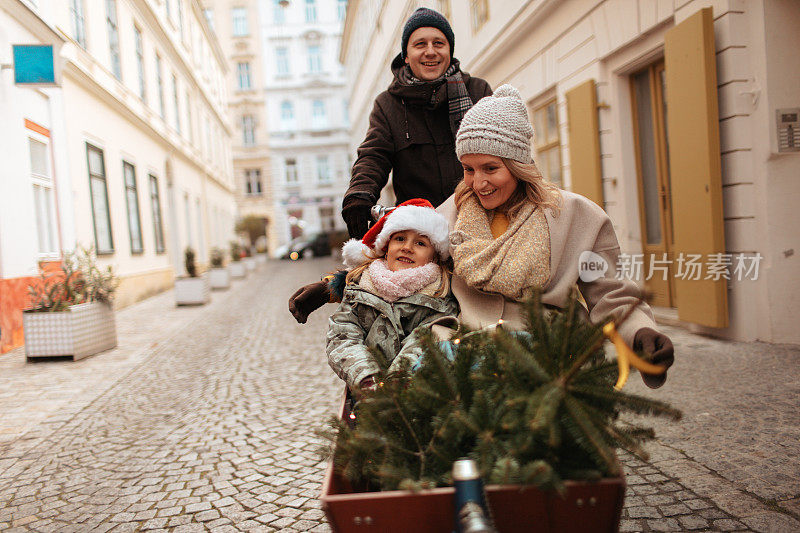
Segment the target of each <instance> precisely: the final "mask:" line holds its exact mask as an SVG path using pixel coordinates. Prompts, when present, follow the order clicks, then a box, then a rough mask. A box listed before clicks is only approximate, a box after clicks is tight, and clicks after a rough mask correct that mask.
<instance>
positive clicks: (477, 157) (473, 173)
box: [461, 154, 519, 209]
mask: <svg viewBox="0 0 800 533" xmlns="http://www.w3.org/2000/svg"><path fill="white" fill-rule="evenodd" d="M461 166H463V167H464V181H465V182H466V184H467V187H469V188H470V189H472V190H473V191H475V194H476V195H477V196H478V200H479V201H480V203H481V205H482V206H483V208H484V209H496V208H498V207H500V206H501V205H503V204H504V203H506V202H507V201H508V199H509V198H511V195H512V194H514V191H515V190H516V189H517V183H518V181H519V180H517V178H515V177H514V176H512V175H511V172H510V171H509V170H508V168H507V167H506V166H505V164H503V160H502V159H500V158H499V157H497V156H493V155H486V154H466V155H464V156H462V157H461Z"/></svg>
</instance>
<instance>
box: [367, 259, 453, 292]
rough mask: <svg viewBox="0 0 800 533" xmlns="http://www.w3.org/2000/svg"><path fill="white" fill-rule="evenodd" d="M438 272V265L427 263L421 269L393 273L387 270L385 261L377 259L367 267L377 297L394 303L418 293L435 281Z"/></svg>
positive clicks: (407, 269) (408, 269)
mask: <svg viewBox="0 0 800 533" xmlns="http://www.w3.org/2000/svg"><path fill="white" fill-rule="evenodd" d="M439 271H440V269H439V265H437V264H436V263H428V264H426V265H422V266H421V267H415V268H406V269H404V270H398V271H396V272H393V271H391V270H389V267H388V266H387V265H386V260H385V259H378V260H377V261H373V262H372V263H371V264H370V265H369V278H370V281H371V282H372V285H373V286H374V287H375V290H377V291H378V296H380V297H381V298H383V299H384V300H386V301H387V302H395V301H397V300H399V299H400V298H405V297H406V296H411V295H412V294H416V293H418V292H419V291H420V290H421V289H423V288H425V287H426V286H428V285H430V284H431V283H433V282H434V281H436V279H437V277H438V276H439Z"/></svg>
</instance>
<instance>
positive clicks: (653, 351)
mask: <svg viewBox="0 0 800 533" xmlns="http://www.w3.org/2000/svg"><path fill="white" fill-rule="evenodd" d="M633 349H634V350H635V351H637V352H644V353H646V354H648V355H650V356H651V357H649V358H648V361H649V362H650V363H653V364H654V365H659V366H663V367H665V368H669V367H671V366H672V363H673V362H675V353H674V352H675V349H674V347H673V346H672V341H671V340H669V337H667V336H666V335H664V334H662V333H659V332H657V331H656V330H654V329H651V328H642V329H640V330H639V331H637V332H636V335H634V337H633ZM642 380H643V381H644V384H645V385H647V386H648V387H650V388H651V389H657V388H658V387H660V386H661V385H663V384H664V382H665V381H667V373H666V372H664V373H663V374H645V373H642Z"/></svg>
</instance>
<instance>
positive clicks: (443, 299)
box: [327, 199, 458, 391]
mask: <svg viewBox="0 0 800 533" xmlns="http://www.w3.org/2000/svg"><path fill="white" fill-rule="evenodd" d="M448 233H449V230H448V227H447V220H446V219H445V218H444V217H443V216H441V215H440V214H438V213H437V212H436V211H434V209H433V206H432V205H431V203H430V202H428V201H427V200H422V199H413V200H409V201H407V202H403V203H402V204H400V205H398V206H397V207H396V208H395V209H393V210H392V211H390V212H389V213H388V214H387V215H385V216H384V217H383V218H381V219H380V220H379V221H378V222H377V223H375V225H373V226H372V228H370V230H369V231H368V232H367V234H366V235H364V237H363V239H362V240H361V241H359V240H357V239H351V240H350V241H348V242H347V243H345V245H344V246H343V247H342V256H343V259H344V263H345V265H346V266H347V267H349V268H352V270H351V271H350V272H349V273H348V274H347V277H346V285H345V288H344V294H343V297H342V303H341V304H340V305H339V308H338V309H337V310H336V312H335V313H334V314H333V315H332V316H331V318H330V326H329V329H328V347H327V353H328V363H329V364H330V366H331V368H332V369H333V370H334V372H336V374H337V375H338V376H339V377H340V378H342V379H343V380H344V381H346V382H347V385H348V387H350V389H351V390H353V391H359V390H364V389H369V388H370V387H372V386H374V384H375V381H374V376H375V375H376V374H378V373H379V372H380V370H381V366H380V365H379V364H378V361H377V360H376V357H375V355H373V353H372V352H371V351H370V349H377V350H378V351H379V352H382V353H383V355H384V356H385V357H386V359H387V362H388V361H391V364H390V366H389V370H390V371H392V370H395V369H399V368H401V364H402V363H403V362H405V361H407V362H408V364H413V363H414V362H415V361H416V360H417V359H418V358H419V343H418V342H417V336H418V334H419V332H420V331H421V328H422V327H424V326H427V325H429V324H431V323H432V322H434V321H436V320H437V319H440V318H442V317H445V316H455V315H456V314H458V305H457V304H456V301H455V299H454V298H453V296H452V295H451V294H450V278H449V274H448V272H447V270H446V269H445V267H444V265H443V261H446V260H447V259H448V257H449V256H450V254H449V242H448Z"/></svg>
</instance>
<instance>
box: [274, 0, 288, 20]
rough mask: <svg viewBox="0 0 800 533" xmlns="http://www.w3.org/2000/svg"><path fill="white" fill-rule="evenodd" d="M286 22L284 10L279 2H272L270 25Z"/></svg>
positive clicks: (275, 0)
mask: <svg viewBox="0 0 800 533" xmlns="http://www.w3.org/2000/svg"><path fill="white" fill-rule="evenodd" d="M285 22H286V8H285V7H283V6H282V5H281V0H272V23H273V24H276V25H277V24H284V23H285Z"/></svg>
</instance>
